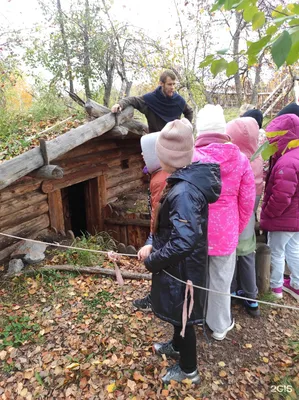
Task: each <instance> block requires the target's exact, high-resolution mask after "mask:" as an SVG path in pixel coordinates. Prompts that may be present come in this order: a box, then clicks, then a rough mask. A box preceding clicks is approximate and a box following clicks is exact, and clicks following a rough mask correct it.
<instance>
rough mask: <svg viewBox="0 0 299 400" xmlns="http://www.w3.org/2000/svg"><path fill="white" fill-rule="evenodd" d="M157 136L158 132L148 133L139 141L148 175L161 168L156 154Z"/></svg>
mask: <svg viewBox="0 0 299 400" xmlns="http://www.w3.org/2000/svg"><path fill="white" fill-rule="evenodd" d="M159 134H160V132H153V133H148V134H147V135H144V136H142V138H141V140H140V145H141V149H142V154H143V159H144V162H145V165H146V166H147V169H148V172H149V173H150V174H152V173H153V172H155V171H157V170H158V169H159V168H161V165H160V161H159V158H158V156H157V154H156V141H157V138H158V136H159Z"/></svg>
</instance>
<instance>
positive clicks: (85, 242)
mask: <svg viewBox="0 0 299 400" xmlns="http://www.w3.org/2000/svg"><path fill="white" fill-rule="evenodd" d="M72 246H73V247H81V248H83V249H89V250H98V251H107V250H116V243H115V241H114V240H113V239H112V237H111V236H110V235H109V234H108V233H107V232H101V233H98V234H96V235H94V236H92V235H89V234H85V235H83V236H82V237H80V238H77V239H76V240H75V241H74V242H73V243H72ZM63 254H64V258H65V261H66V263H67V264H73V265H77V266H94V265H98V264H100V263H101V262H102V261H103V260H104V257H105V256H104V255H103V254H96V253H90V252H88V251H84V250H83V251H82V250H72V249H68V250H67V251H66V252H64V253H63Z"/></svg>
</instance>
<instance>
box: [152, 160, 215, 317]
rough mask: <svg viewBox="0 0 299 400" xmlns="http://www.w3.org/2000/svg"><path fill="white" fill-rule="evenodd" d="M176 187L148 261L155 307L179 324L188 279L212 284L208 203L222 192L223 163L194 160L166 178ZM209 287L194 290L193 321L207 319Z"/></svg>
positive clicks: (163, 211)
mask: <svg viewBox="0 0 299 400" xmlns="http://www.w3.org/2000/svg"><path fill="white" fill-rule="evenodd" d="M167 182H168V184H170V185H171V186H172V187H171V189H170V191H169V192H168V193H167V195H166V198H165V199H164V200H161V201H162V204H161V209H160V212H159V217H158V218H159V219H158V230H157V233H156V234H154V236H153V252H152V253H151V254H150V255H149V257H147V258H146V260H145V261H144V263H145V266H146V268H147V269H148V270H149V271H150V272H152V273H153V276H152V289H151V302H152V309H153V312H154V313H155V314H156V315H157V316H158V317H159V318H161V319H163V320H165V321H168V322H170V323H172V324H174V325H181V324H182V309H183V302H184V297H185V287H186V286H185V284H183V283H180V282H178V281H176V280H175V279H173V278H172V277H170V276H169V275H167V274H166V273H165V272H164V271H163V270H165V271H167V272H168V273H170V274H171V275H173V276H175V277H177V278H179V279H181V280H183V281H185V282H186V281H187V280H188V279H189V280H191V281H192V282H193V284H194V285H198V286H203V287H207V286H208V285H207V283H208V282H207V279H208V243H207V228H208V203H214V202H215V201H217V199H218V198H219V196H220V191H221V183H220V168H219V165H218V164H204V163H200V162H197V163H193V164H191V165H189V166H187V167H185V168H181V169H179V170H177V171H175V172H174V173H173V174H172V175H170V177H169V178H168V179H167ZM206 299H207V292H206V291H204V290H199V289H194V308H193V312H192V314H191V318H189V319H188V324H200V323H203V321H204V319H205V309H206Z"/></svg>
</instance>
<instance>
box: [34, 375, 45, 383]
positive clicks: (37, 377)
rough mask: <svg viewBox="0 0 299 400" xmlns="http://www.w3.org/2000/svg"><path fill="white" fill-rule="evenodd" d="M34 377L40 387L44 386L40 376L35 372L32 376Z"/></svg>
mask: <svg viewBox="0 0 299 400" xmlns="http://www.w3.org/2000/svg"><path fill="white" fill-rule="evenodd" d="M34 376H35V379H36V380H37V382H38V383H39V384H40V385H42V386H43V385H44V382H43V380H42V377H41V376H40V374H39V373H38V372H36V373H35V374H34Z"/></svg>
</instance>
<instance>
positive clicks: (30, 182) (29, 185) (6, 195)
mask: <svg viewBox="0 0 299 400" xmlns="http://www.w3.org/2000/svg"><path fill="white" fill-rule="evenodd" d="M25 178H26V179H25ZM25 178H21V180H19V182H18V183H15V184H13V185H11V186H9V187H8V188H6V189H3V190H1V191H0V203H3V202H4V201H7V200H10V199H12V198H16V197H17V196H22V195H23V194H25V193H29V192H33V191H34V190H36V189H38V188H39V187H40V185H41V180H37V179H33V178H29V177H27V176H26V177H25Z"/></svg>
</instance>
